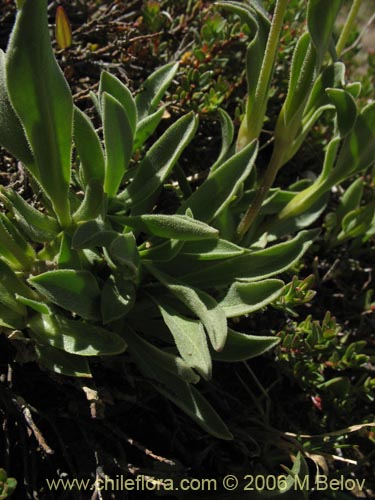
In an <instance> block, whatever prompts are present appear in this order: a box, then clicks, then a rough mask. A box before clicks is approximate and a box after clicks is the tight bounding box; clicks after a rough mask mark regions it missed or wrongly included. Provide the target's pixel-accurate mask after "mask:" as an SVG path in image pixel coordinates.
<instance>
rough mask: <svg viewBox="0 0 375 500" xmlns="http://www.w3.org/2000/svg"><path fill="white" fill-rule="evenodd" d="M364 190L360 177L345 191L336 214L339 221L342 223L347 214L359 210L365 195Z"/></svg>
mask: <svg viewBox="0 0 375 500" xmlns="http://www.w3.org/2000/svg"><path fill="white" fill-rule="evenodd" d="M363 188H364V182H363V179H361V177H359V178H358V179H356V180H355V181H354V182H353V183H352V184H351V185H350V186H349V187H348V188H347V189H346V190H345V193H344V194H343V195H342V196H341V198H340V201H339V205H338V207H337V210H336V212H335V215H336V217H337V220H338V221H341V220H342V219H343V218H344V217H345V215H346V214H347V213H349V212H351V211H352V210H355V209H356V208H359V205H360V203H361V199H362V195H363Z"/></svg>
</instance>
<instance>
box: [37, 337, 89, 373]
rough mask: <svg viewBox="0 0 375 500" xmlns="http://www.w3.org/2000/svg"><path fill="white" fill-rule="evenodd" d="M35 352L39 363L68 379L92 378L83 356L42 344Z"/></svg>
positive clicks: (38, 345)
mask: <svg viewBox="0 0 375 500" xmlns="http://www.w3.org/2000/svg"><path fill="white" fill-rule="evenodd" d="M35 352H36V354H37V356H38V361H39V363H40V364H41V365H43V366H44V367H45V368H47V369H48V370H51V371H53V372H55V373H59V374H61V375H67V376H68V377H84V378H92V375H91V371H90V367H89V364H88V361H87V359H85V358H84V357H82V356H76V355H74V354H69V353H66V352H64V351H61V350H60V349H55V348H54V347H50V346H47V345H41V344H37V345H36V346H35Z"/></svg>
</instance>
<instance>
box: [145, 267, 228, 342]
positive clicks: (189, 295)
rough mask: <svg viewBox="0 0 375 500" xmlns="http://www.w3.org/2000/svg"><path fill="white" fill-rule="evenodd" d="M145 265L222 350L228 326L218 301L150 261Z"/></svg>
mask: <svg viewBox="0 0 375 500" xmlns="http://www.w3.org/2000/svg"><path fill="white" fill-rule="evenodd" d="M145 266H146V267H147V269H148V270H149V271H150V272H151V273H152V274H153V275H154V276H155V278H156V279H158V280H159V281H160V283H161V284H162V285H164V286H165V287H166V288H167V289H168V290H169V291H170V292H171V293H172V294H173V295H174V296H175V297H177V298H178V300H180V301H181V302H182V303H183V304H184V305H185V306H186V307H187V308H188V309H190V311H191V312H192V313H194V314H195V316H197V317H198V318H199V319H200V320H201V321H202V323H203V326H204V327H205V329H206V332H207V334H208V337H209V339H210V341H211V344H212V346H213V348H214V349H215V350H217V351H220V350H221V349H222V348H223V347H224V344H225V339H226V336H227V329H228V327H227V320H226V317H225V314H224V312H223V310H222V309H221V308H220V307H218V305H217V303H216V301H215V300H214V299H213V298H212V297H211V296H210V295H207V294H206V293H204V292H202V291H201V290H196V289H194V288H192V287H191V286H186V285H184V284H183V283H182V282H181V281H179V280H175V279H174V278H172V277H171V276H168V275H167V274H164V273H162V272H161V271H159V270H158V269H157V268H156V267H155V266H153V265H151V264H149V263H145Z"/></svg>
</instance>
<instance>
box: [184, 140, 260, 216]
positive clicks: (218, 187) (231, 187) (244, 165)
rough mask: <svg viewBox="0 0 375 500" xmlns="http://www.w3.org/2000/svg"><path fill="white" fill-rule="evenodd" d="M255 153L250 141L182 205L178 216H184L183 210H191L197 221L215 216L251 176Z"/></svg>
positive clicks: (256, 145) (256, 151) (254, 143)
mask: <svg viewBox="0 0 375 500" xmlns="http://www.w3.org/2000/svg"><path fill="white" fill-rule="evenodd" d="M257 153H258V143H257V141H253V142H252V143H250V144H249V145H248V146H246V147H245V148H244V149H242V150H241V151H240V152H239V153H237V154H235V155H234V156H232V157H231V158H230V159H229V160H227V161H226V162H225V163H224V164H222V165H221V166H220V167H218V168H217V169H216V170H215V171H214V173H213V174H212V175H210V176H209V177H208V179H206V181H205V182H204V183H203V184H202V185H201V186H199V188H198V189H197V190H196V191H195V192H194V193H193V194H192V195H191V196H190V197H189V198H188V199H187V200H185V201H184V202H183V203H182V205H181V207H180V209H179V213H185V212H186V209H187V208H190V209H191V211H192V212H193V215H194V217H195V218H196V219H199V220H202V221H205V222H210V221H211V220H212V219H214V218H215V217H217V216H218V215H219V214H220V213H221V212H222V211H223V210H224V209H225V208H226V207H227V206H228V205H229V204H230V203H231V201H232V200H233V197H234V196H235V194H236V193H237V191H238V190H239V188H240V186H241V185H242V183H243V181H244V180H245V179H246V178H247V177H248V175H249V174H250V172H251V170H252V168H253V165H254V162H255V159H256V156H257ZM208 200H209V201H210V202H209V203H208V202H207V201H208Z"/></svg>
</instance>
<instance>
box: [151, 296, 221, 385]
mask: <svg viewBox="0 0 375 500" xmlns="http://www.w3.org/2000/svg"><path fill="white" fill-rule="evenodd" d="M152 298H153V300H154V301H155V302H156V303H157V305H158V307H159V310H160V312H161V315H162V316H163V319H164V322H165V324H166V325H167V327H168V328H169V331H170V332H171V334H172V336H173V339H174V341H175V343H176V346H177V349H178V352H179V353H180V355H181V357H182V359H183V360H184V361H185V362H186V363H187V364H188V365H189V366H190V367H191V368H194V369H195V370H196V371H197V372H198V373H199V374H200V375H201V376H202V377H203V378H204V379H205V380H209V379H210V378H211V375H212V362H211V355H210V351H209V349H208V345H207V338H206V334H205V332H204V328H203V325H202V323H201V322H200V321H194V320H192V319H189V318H186V317H184V316H182V315H181V314H179V313H178V312H177V311H176V310H175V309H173V307H171V306H170V305H169V304H168V301H167V300H166V299H163V298H161V297H159V296H158V297H152Z"/></svg>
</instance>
